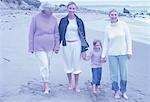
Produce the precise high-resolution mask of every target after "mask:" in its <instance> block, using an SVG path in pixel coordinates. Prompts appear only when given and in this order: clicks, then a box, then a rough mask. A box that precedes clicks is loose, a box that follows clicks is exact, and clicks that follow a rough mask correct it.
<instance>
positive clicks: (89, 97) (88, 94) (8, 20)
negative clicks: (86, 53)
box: [0, 10, 150, 102]
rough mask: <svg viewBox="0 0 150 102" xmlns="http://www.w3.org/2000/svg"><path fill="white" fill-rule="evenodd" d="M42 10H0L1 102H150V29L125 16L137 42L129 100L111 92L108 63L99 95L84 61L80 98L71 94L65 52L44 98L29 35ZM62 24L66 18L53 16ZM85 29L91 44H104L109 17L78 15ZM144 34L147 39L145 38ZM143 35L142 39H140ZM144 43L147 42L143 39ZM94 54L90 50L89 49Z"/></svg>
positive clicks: (58, 59)
mask: <svg viewBox="0 0 150 102" xmlns="http://www.w3.org/2000/svg"><path fill="white" fill-rule="evenodd" d="M36 13H37V11H27V10H1V11H0V45H1V48H0V51H1V54H0V64H1V65H0V102H149V100H150V88H149V86H150V76H149V75H150V69H149V68H150V64H149V62H150V54H149V52H150V44H149V43H150V41H149V37H150V36H149V35H147V34H148V32H149V24H147V23H143V22H140V21H138V20H134V19H132V18H127V17H121V18H120V19H121V20H123V21H125V22H127V23H128V25H129V27H130V30H131V34H132V38H133V58H132V59H131V60H130V62H129V69H128V86H127V94H128V96H129V99H128V100H125V99H123V98H121V99H119V100H116V99H114V97H113V92H112V90H111V81H110V77H109V68H108V63H105V64H103V74H102V81H101V86H100V88H99V89H98V90H99V92H98V93H97V94H93V93H92V91H91V85H90V81H91V68H90V61H83V60H82V73H81V75H80V79H79V85H80V88H81V92H80V93H78V94H77V93H75V92H74V91H70V90H68V84H67V83H68V82H67V76H66V74H65V72H64V61H63V57H62V56H63V55H62V50H61V49H60V52H59V54H57V55H56V54H54V55H53V58H52V60H51V69H50V77H51V78H50V94H49V95H44V94H43V86H42V85H43V83H42V80H41V77H40V74H39V69H40V68H39V65H38V64H39V63H38V60H37V59H36V57H35V55H34V54H30V53H28V31H29V25H30V22H31V18H32V16H33V15H34V14H36ZM54 15H55V16H56V17H57V19H58V22H59V20H60V18H61V17H63V16H65V15H66V14H65V13H54ZM78 15H79V17H81V18H82V19H83V21H84V24H85V30H86V37H87V41H88V42H89V44H90V46H91V47H90V49H91V48H92V41H93V40H94V39H100V40H101V41H103V36H104V30H105V26H106V25H107V23H108V21H105V19H106V18H107V16H106V15H103V14H99V13H78ZM143 35H144V36H143ZM141 36H142V37H141ZM141 38H142V39H141ZM90 49H89V50H90Z"/></svg>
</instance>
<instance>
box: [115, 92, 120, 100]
mask: <svg viewBox="0 0 150 102" xmlns="http://www.w3.org/2000/svg"><path fill="white" fill-rule="evenodd" d="M114 97H115V99H119V98H120V95H119V92H118V91H117V92H115V94H114Z"/></svg>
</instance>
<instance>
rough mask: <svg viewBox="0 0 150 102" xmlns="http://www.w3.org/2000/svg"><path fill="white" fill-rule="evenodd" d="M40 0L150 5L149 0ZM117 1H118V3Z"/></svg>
mask: <svg viewBox="0 0 150 102" xmlns="http://www.w3.org/2000/svg"><path fill="white" fill-rule="evenodd" d="M40 1H50V2H51V3H54V4H56V3H64V4H67V3H68V2H69V1H74V2H75V3H77V4H79V5H86V4H87V5H89V4H102V3H104V4H115V3H117V4H118V5H119V4H132V5H134V4H136V5H141V4H142V5H150V0H40ZM118 2H119V3H118Z"/></svg>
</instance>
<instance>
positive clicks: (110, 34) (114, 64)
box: [102, 9, 132, 99]
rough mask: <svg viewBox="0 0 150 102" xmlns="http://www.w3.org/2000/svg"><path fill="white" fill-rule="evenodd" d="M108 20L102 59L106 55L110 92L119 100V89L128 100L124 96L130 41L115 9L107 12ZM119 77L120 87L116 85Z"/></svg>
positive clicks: (130, 48)
mask: <svg viewBox="0 0 150 102" xmlns="http://www.w3.org/2000/svg"><path fill="white" fill-rule="evenodd" d="M109 18H110V24H108V26H107V27H106V31H105V37H104V44H103V52H102V58H103V60H106V58H105V57H106V55H108V60H109V69H110V77H111V80H112V90H113V91H114V92H115V94H114V96H115V98H120V95H119V89H120V91H121V93H122V96H123V98H125V99H128V96H127V94H126V90H127V89H126V86H127V69H128V60H129V59H131V56H132V39H131V35H130V32H129V28H128V25H127V24H126V23H125V22H123V21H121V20H119V18H118V12H117V11H116V10H115V9H113V10H111V11H110V12H109ZM118 72H119V74H118ZM119 76H120V82H119V83H120V85H118V77H119ZM119 86H120V88H119Z"/></svg>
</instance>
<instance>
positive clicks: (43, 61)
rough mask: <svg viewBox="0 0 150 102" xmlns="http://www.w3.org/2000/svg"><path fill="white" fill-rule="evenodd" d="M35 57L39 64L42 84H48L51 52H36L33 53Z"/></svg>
mask: <svg viewBox="0 0 150 102" xmlns="http://www.w3.org/2000/svg"><path fill="white" fill-rule="evenodd" d="M35 55H36V57H37V58H38V59H39V62H40V67H41V68H40V74H41V76H42V79H43V81H44V82H48V81H49V78H50V60H51V59H52V55H53V52H52V51H50V52H44V51H38V52H35Z"/></svg>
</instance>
